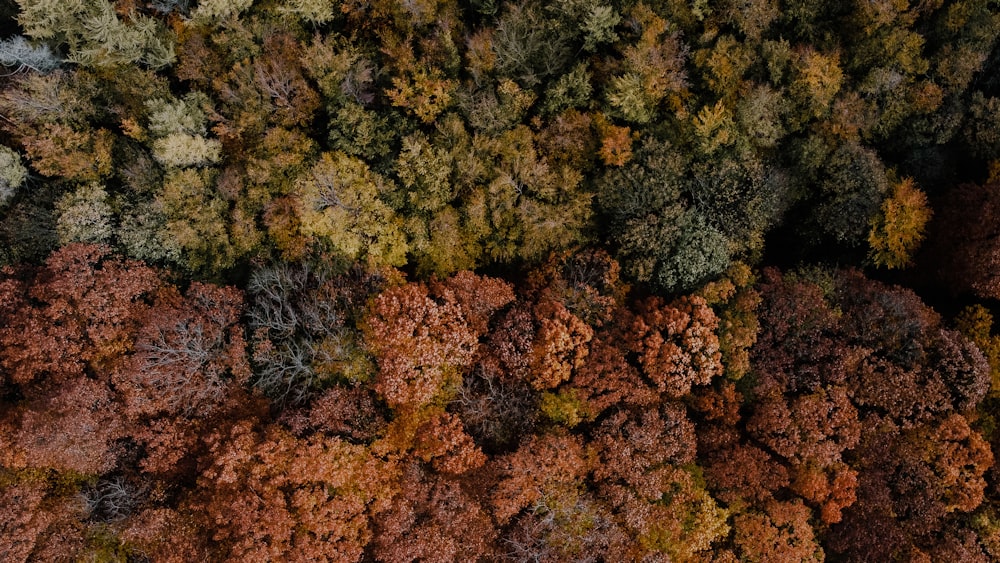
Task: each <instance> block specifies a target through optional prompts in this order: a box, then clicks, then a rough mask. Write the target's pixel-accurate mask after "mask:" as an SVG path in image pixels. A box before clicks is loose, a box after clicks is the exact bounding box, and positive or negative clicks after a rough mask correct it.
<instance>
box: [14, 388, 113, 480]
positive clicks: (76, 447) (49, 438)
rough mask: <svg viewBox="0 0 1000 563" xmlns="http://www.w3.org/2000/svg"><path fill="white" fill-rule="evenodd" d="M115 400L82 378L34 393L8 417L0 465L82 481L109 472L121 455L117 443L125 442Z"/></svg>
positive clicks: (107, 390)
mask: <svg viewBox="0 0 1000 563" xmlns="http://www.w3.org/2000/svg"><path fill="white" fill-rule="evenodd" d="M115 399H116V398H115V396H114V394H113V393H112V391H111V390H110V389H109V388H108V386H107V385H106V384H104V383H101V382H98V381H94V380H91V379H86V378H77V379H74V380H72V381H69V382H65V383H63V384H62V385H59V386H51V390H49V391H48V393H46V394H41V393H38V394H37V398H35V399H33V400H31V401H28V402H26V403H22V404H21V405H19V408H17V409H13V410H12V412H11V413H10V415H11V418H12V420H9V421H7V422H8V424H10V425H11V428H8V429H7V432H4V434H5V436H3V437H2V438H0V442H3V443H4V444H3V451H4V452H5V453H4V454H3V456H0V463H2V465H4V466H5V467H7V468H10V469H26V468H27V469H53V470H56V471H59V472H76V473H78V474H84V475H99V474H102V473H106V472H108V471H110V470H111V469H113V468H114V467H115V466H116V465H117V463H118V457H119V455H121V453H122V452H121V451H120V448H119V445H118V444H117V443H116V442H117V440H119V439H121V438H123V437H124V436H125V427H124V424H123V423H124V420H123V419H122V417H121V414H120V413H118V412H116V408H115V407H116V400H115Z"/></svg>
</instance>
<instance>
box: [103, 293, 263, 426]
mask: <svg viewBox="0 0 1000 563" xmlns="http://www.w3.org/2000/svg"><path fill="white" fill-rule="evenodd" d="M242 309H243V295H242V293H241V292H240V291H239V290H237V289H235V288H232V287H225V288H222V287H216V286H211V285H205V284H201V283H197V282H196V283H194V284H192V285H191V286H190V287H189V288H188V290H187V293H186V295H185V297H184V298H181V296H180V295H179V294H178V293H176V292H165V294H164V295H161V296H160V299H159V300H158V302H157V303H156V304H155V305H154V306H153V308H152V309H151V310H150V311H149V318H148V320H147V321H146V322H145V323H144V326H143V327H142V329H141V330H140V332H139V334H138V337H137V338H136V344H135V350H136V351H135V354H134V355H133V356H132V357H131V358H130V361H129V362H128V363H127V364H126V365H125V366H124V367H123V368H122V369H121V370H120V371H119V372H118V373H116V374H115V377H114V380H115V384H116V387H117V388H118V390H119V391H120V392H121V393H122V395H123V397H124V402H125V404H126V408H127V413H128V414H129V415H130V416H132V417H135V418H140V417H150V418H155V417H159V416H167V417H186V418H192V417H205V416H207V415H209V414H210V413H212V412H213V411H214V410H215V409H216V408H217V407H218V405H219V404H220V403H222V402H223V399H224V397H225V396H226V395H227V394H229V392H230V391H231V389H233V388H238V387H241V386H243V385H246V383H247V382H248V380H249V379H250V365H249V362H248V361H247V357H246V343H245V342H244V340H243V334H242V333H243V327H242V326H240V324H239V320H240V315H241V313H242Z"/></svg>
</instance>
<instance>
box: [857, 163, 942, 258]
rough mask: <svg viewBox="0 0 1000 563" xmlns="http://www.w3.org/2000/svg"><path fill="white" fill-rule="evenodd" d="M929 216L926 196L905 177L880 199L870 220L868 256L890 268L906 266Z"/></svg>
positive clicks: (922, 236) (929, 211) (921, 235)
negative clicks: (876, 211) (885, 197)
mask: <svg viewBox="0 0 1000 563" xmlns="http://www.w3.org/2000/svg"><path fill="white" fill-rule="evenodd" d="M930 218H931V208H930V206H929V205H928V204H927V196H926V195H925V194H924V192H922V191H920V189H919V188H917V187H916V184H915V183H914V182H913V179H912V178H904V179H903V180H902V181H901V182H898V183H897V184H896V185H895V186H894V187H893V191H892V196H891V197H889V198H888V199H886V200H885V201H883V202H882V210H881V212H880V213H879V214H878V215H877V216H876V217H874V218H873V219H872V229H871V231H870V232H869V233H868V244H869V245H871V251H870V253H869V256H870V257H871V259H872V261H874V262H875V264H876V265H878V266H884V267H886V268H889V269H893V268H902V267H904V266H908V265H909V264H910V262H911V259H912V257H913V253H914V252H915V251H916V250H917V248H918V247H919V246H920V243H921V242H922V241H923V240H924V229H925V227H926V226H927V222H928V221H929V220H930Z"/></svg>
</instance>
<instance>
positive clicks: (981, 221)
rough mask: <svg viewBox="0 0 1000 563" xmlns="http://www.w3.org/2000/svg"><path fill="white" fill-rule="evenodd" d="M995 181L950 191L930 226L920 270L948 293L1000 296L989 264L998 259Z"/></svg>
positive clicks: (998, 207)
mask: <svg viewBox="0 0 1000 563" xmlns="http://www.w3.org/2000/svg"><path fill="white" fill-rule="evenodd" d="M998 193H1000V190H998V185H997V182H995V181H994V182H989V181H988V182H986V183H985V184H982V185H975V184H963V185H961V186H958V187H956V188H954V189H952V190H951V191H950V192H949V193H948V195H947V198H946V199H944V200H943V202H942V205H940V206H939V212H938V214H937V217H938V218H937V219H936V220H935V221H934V222H933V223H932V224H931V234H930V236H929V240H931V241H932V244H931V245H930V247H929V248H928V249H927V253H926V255H925V256H926V258H924V260H922V263H923V267H924V268H926V269H927V270H928V272H929V273H930V274H931V275H932V276H933V277H934V279H935V280H937V281H938V282H939V283H940V284H941V285H942V286H944V287H947V288H948V291H950V292H952V293H960V292H970V293H973V294H974V295H976V296H979V297H983V298H996V297H998V296H1000V289H998V288H1000V278H998V277H997V276H996V274H995V269H994V268H993V264H994V263H996V261H997V259H998V256H1000V253H998V249H1000V245H998V241H1000V238H998V234H997V232H996V230H995V228H994V225H995V221H994V220H993V218H994V216H995V215H996V213H997V212H998V210H1000V206H998V203H1000V198H998V197H997V194H998Z"/></svg>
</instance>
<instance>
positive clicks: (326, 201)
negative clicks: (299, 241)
mask: <svg viewBox="0 0 1000 563" xmlns="http://www.w3.org/2000/svg"><path fill="white" fill-rule="evenodd" d="M391 189H393V188H392V186H391V184H390V183H389V181H388V180H386V179H384V178H382V177H381V176H380V175H378V174H376V173H374V172H372V171H370V170H369V169H368V166H366V165H365V164H364V163H363V162H362V161H361V160H358V159H356V158H353V157H349V156H347V155H345V154H343V153H324V154H323V155H322V156H321V157H320V160H319V162H317V163H316V164H315V166H313V168H312V170H311V171H310V172H309V173H308V174H307V175H305V176H304V177H302V178H301V179H300V180H299V182H298V184H297V187H296V193H297V196H298V198H297V201H298V213H299V217H300V220H301V221H302V226H301V229H302V231H303V233H304V234H306V235H307V236H314V237H317V238H318V239H319V240H321V241H323V242H324V243H326V244H328V245H329V247H330V248H331V249H333V250H335V251H337V252H339V253H342V254H343V255H344V256H345V257H346V258H347V259H348V260H349V261H353V260H357V259H366V260H368V261H369V262H370V263H372V264H375V265H393V266H400V265H402V264H403V263H405V261H406V251H407V244H406V239H405V237H404V236H403V232H402V229H401V227H402V224H401V220H400V219H399V218H398V217H397V216H396V214H395V213H394V212H393V211H392V209H391V208H389V206H387V205H386V204H385V203H384V202H383V201H382V199H381V197H382V196H383V195H384V194H386V193H387V192H388V191H390V190H391Z"/></svg>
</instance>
